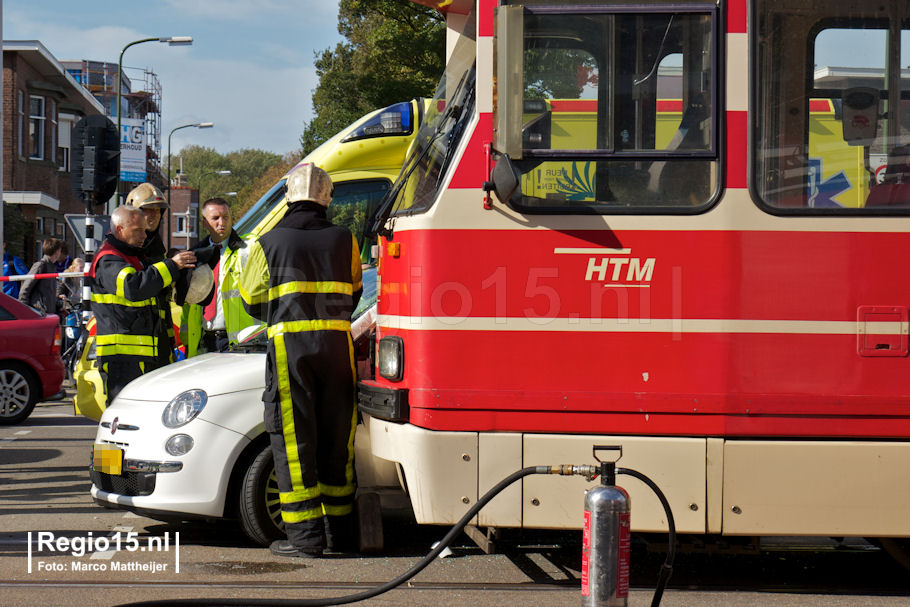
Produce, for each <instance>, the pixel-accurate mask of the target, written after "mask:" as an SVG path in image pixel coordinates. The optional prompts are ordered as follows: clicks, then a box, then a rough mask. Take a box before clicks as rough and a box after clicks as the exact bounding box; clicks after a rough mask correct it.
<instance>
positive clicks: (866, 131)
mask: <svg viewBox="0 0 910 607" xmlns="http://www.w3.org/2000/svg"><path fill="white" fill-rule="evenodd" d="M842 99H843V108H844V109H843V122H842V125H843V131H844V141H846V142H847V144H848V145H870V144H871V143H872V141H873V140H874V139H875V135H876V133H877V131H878V89H874V88H870V87H867V86H857V87H854V88H849V89H846V90H845V91H844V94H843V97H842Z"/></svg>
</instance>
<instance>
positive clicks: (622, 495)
mask: <svg viewBox="0 0 910 607" xmlns="http://www.w3.org/2000/svg"><path fill="white" fill-rule="evenodd" d="M599 451H616V452H617V453H618V455H617V457H616V459H614V460H612V461H603V460H602V459H600V457H598V455H597V454H598V452H599ZM621 457H622V447H620V446H595V447H594V459H596V460H597V461H598V462H600V485H598V486H597V487H594V488H593V489H590V490H588V491H587V492H586V494H585V514H584V528H583V529H584V536H583V540H582V557H581V595H582V599H581V604H582V606H583V607H626V605H628V600H629V555H630V548H631V536H632V529H631V526H630V524H629V517H630V514H631V511H630V509H629V494H628V493H626V491H625V489H623V488H622V487H617V486H616V461H617V460H619V458H621Z"/></svg>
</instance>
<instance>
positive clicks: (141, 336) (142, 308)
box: [89, 234, 178, 371]
mask: <svg viewBox="0 0 910 607" xmlns="http://www.w3.org/2000/svg"><path fill="white" fill-rule="evenodd" d="M177 272H178V269H177V264H176V263H174V261H173V260H170V259H166V260H163V261H159V262H157V263H154V264H152V265H150V266H147V267H146V263H145V258H144V256H143V250H142V249H141V248H139V247H133V246H130V245H128V244H126V243H125V242H122V241H120V240H118V239H116V238H114V236H113V235H112V234H108V235H107V237H106V238H105V242H104V245H103V246H102V247H101V248H100V249H99V250H98V253H97V254H96V255H95V258H94V260H93V261H92V266H91V269H90V271H89V276H91V277H93V278H94V281H93V286H92V310H93V311H94V313H95V320H96V322H97V337H96V341H95V343H96V347H97V354H98V358H99V359H106V360H108V361H121V362H138V363H140V366H141V367H142V368H143V369H144V370H145V371H150V370H152V369H155V368H157V367H159V366H161V365H160V363H159V362H158V361H159V355H158V348H159V339H160V336H161V335H162V331H161V323H162V322H163V319H162V315H161V307H160V304H159V301H158V295H159V294H160V293H161V292H162V291H163V290H164V288H165V287H168V286H169V285H170V284H171V282H173V277H174V276H176V275H177Z"/></svg>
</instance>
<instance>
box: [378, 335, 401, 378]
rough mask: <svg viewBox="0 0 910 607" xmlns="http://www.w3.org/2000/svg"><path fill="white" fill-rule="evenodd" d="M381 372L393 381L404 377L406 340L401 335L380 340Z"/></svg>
mask: <svg viewBox="0 0 910 607" xmlns="http://www.w3.org/2000/svg"><path fill="white" fill-rule="evenodd" d="M379 374H380V375H381V376H383V377H384V378H386V379H391V380H392V381H401V378H402V377H404V342H403V341H402V339H401V338H400V337H397V336H391V337H383V338H382V339H380V340H379Z"/></svg>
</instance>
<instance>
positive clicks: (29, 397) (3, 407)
mask: <svg viewBox="0 0 910 607" xmlns="http://www.w3.org/2000/svg"><path fill="white" fill-rule="evenodd" d="M37 402H38V382H37V381H35V379H34V378H33V376H32V374H31V372H30V371H29V370H28V368H26V367H25V366H24V365H21V364H19V363H14V362H6V363H2V364H0V424H2V425H8V424H18V423H19V422H21V421H23V420H24V419H25V418H26V417H28V416H29V414H30V413H31V412H32V409H34V408H35V404H37Z"/></svg>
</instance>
